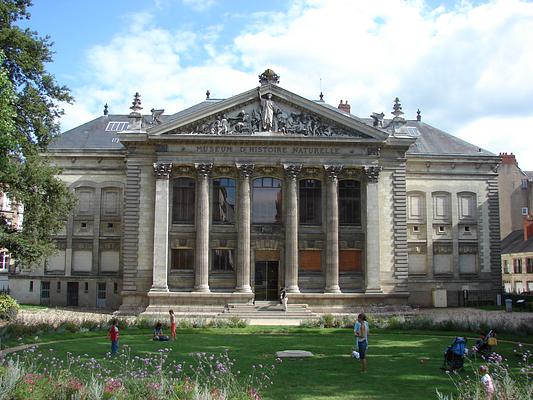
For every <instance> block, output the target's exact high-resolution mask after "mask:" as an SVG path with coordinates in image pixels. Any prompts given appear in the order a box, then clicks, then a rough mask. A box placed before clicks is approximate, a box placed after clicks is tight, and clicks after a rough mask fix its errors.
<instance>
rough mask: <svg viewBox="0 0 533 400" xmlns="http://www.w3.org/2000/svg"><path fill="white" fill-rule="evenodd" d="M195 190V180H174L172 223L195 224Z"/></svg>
mask: <svg viewBox="0 0 533 400" xmlns="http://www.w3.org/2000/svg"><path fill="white" fill-rule="evenodd" d="M195 189H196V185H195V182H194V179H191V178H177V179H174V182H173V186H172V223H174V224H193V223H194V201H195Z"/></svg>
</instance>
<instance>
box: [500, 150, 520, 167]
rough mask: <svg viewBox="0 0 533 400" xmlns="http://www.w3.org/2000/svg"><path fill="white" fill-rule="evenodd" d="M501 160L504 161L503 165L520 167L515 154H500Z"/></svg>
mask: <svg viewBox="0 0 533 400" xmlns="http://www.w3.org/2000/svg"><path fill="white" fill-rule="evenodd" d="M500 158H501V160H502V164H503V165H518V163H517V162H516V158H515V156H514V154H513V153H511V154H507V153H500Z"/></svg>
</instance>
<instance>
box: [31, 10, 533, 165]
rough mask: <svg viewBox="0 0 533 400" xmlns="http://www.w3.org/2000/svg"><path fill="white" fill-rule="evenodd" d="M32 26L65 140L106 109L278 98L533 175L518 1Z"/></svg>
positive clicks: (531, 93)
mask: <svg viewBox="0 0 533 400" xmlns="http://www.w3.org/2000/svg"><path fill="white" fill-rule="evenodd" d="M35 3H36V4H35V5H34V6H33V7H32V8H31V9H30V12H31V14H32V18H31V20H30V21H29V26H30V27H31V28H32V29H35V30H37V31H38V32H39V33H40V34H41V35H44V34H48V35H50V36H51V37H52V40H53V41H54V42H55V45H54V50H55V52H56V54H55V57H54V63H53V64H50V65H48V69H49V70H50V71H51V72H52V73H54V74H55V75H56V77H57V79H58V81H59V82H60V83H61V84H66V85H67V86H68V87H70V88H71V89H72V92H73V95H74V96H75V98H76V103H75V104H74V105H73V106H68V107H67V108H66V111H67V115H66V116H65V117H64V118H63V120H62V126H63V128H64V129H68V128H71V127H73V126H76V125H79V124H81V123H83V122H85V121H87V120H89V119H92V118H95V117H96V116H98V115H100V114H101V112H102V107H103V104H104V103H106V102H107V103H108V104H109V106H110V111H111V113H120V114H123V113H127V112H128V107H129V104H130V102H131V98H132V95H133V93H134V92H135V91H139V92H140V93H141V95H142V96H143V97H142V100H143V105H144V107H145V110H149V109H150V108H152V107H155V108H165V110H166V112H167V113H174V112H176V111H179V110H180V109H182V108H185V107H188V106H190V105H193V104H195V103H197V102H199V101H201V100H203V98H204V93H205V91H206V89H209V90H210V91H211V93H212V94H213V97H228V96H231V95H235V94H238V93H239V92H242V91H244V90H248V89H250V88H253V87H254V86H256V85H257V75H258V74H259V73H261V72H262V71H263V70H264V69H265V68H267V67H271V68H273V69H274V70H275V71H276V72H277V73H278V74H279V75H281V83H280V85H281V86H283V87H285V88H286V89H288V90H291V91H293V92H295V93H298V94H300V95H302V96H304V97H308V98H312V99H315V98H317V97H318V94H319V92H320V89H322V91H323V92H324V94H325V100H326V101H327V102H329V103H330V104H333V105H337V104H338V103H339V100H341V99H343V100H348V101H349V103H350V104H351V105H352V113H354V114H355V115H358V116H361V117H366V116H368V115H369V114H370V113H371V112H373V111H376V112H380V111H383V112H385V113H386V114H388V113H390V111H392V110H391V108H392V100H393V99H394V97H396V96H398V97H400V99H401V100H402V105H403V108H404V111H405V112H406V116H407V117H408V118H414V117H415V115H416V110H417V108H420V109H421V110H422V115H423V120H424V121H425V122H427V123H429V124H431V125H434V126H436V127H438V128H440V129H443V130H445V131H448V132H450V133H453V134H455V135H457V136H459V137H461V138H463V139H465V140H467V141H469V142H471V143H474V144H476V145H478V146H480V147H483V148H486V149H488V150H490V151H492V152H494V153H499V152H513V153H515V154H516V155H517V157H518V161H519V164H520V166H521V167H522V168H523V169H525V170H533V157H531V154H533V140H532V139H533V128H532V127H533V107H531V99H533V78H532V76H531V75H532V74H531V71H533V3H532V2H529V1H519V0H494V1H470V2H468V1H458V2H455V1H423V0H412V1H405V0H357V1H353V0H333V1H332V0H290V1H280V0H270V1H222V0H137V1H124V0H112V1H109V0H108V1H106V2H104V1H99V0H98V1H67V0H46V1H43V0H40V1H39V0H36V1H35Z"/></svg>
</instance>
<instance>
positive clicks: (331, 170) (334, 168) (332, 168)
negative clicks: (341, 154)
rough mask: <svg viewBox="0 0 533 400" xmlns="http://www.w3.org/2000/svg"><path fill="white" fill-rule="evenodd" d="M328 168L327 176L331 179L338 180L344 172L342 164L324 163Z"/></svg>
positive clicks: (325, 167) (326, 168)
mask: <svg viewBox="0 0 533 400" xmlns="http://www.w3.org/2000/svg"><path fill="white" fill-rule="evenodd" d="M324 169H325V170H326V176H327V178H328V179H329V180H331V181H336V180H337V179H338V178H339V175H340V173H341V172H342V169H343V166H342V165H324Z"/></svg>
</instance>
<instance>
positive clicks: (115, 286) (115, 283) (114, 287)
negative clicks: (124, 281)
mask: <svg viewBox="0 0 533 400" xmlns="http://www.w3.org/2000/svg"><path fill="white" fill-rule="evenodd" d="M113 293H114V294H117V293H118V283H117V282H114V283H113Z"/></svg>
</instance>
